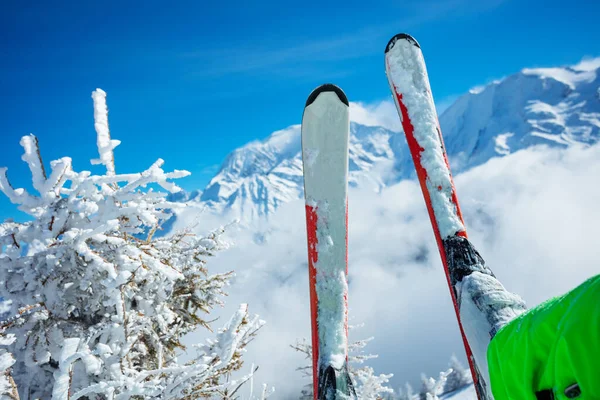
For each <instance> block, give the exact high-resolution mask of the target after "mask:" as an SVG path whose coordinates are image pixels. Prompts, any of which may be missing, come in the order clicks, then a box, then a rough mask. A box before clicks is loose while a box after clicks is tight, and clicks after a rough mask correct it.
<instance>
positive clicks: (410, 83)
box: [385, 34, 525, 400]
mask: <svg viewBox="0 0 600 400" xmlns="http://www.w3.org/2000/svg"><path fill="white" fill-rule="evenodd" d="M385 63H386V74H387V77H388V81H389V85H390V89H391V90H392V95H393V98H394V101H395V103H396V108H397V110H398V114H399V116H400V119H401V121H402V127H403V129H404V133H405V135H406V140H407V142H408V147H409V149H410V152H411V155H412V158H413V161H414V164H415V169H416V172H417V177H418V179H419V183H420V185H421V189H422V191H423V196H424V198H425V203H426V205H427V210H428V212H429V217H430V219H431V224H432V227H433V231H434V233H435V238H436V241H437V244H438V248H439V251H440V256H441V258H442V263H443V266H444V271H445V273H446V278H447V280H448V287H449V288H450V294H451V296H452V301H453V303H454V308H455V311H456V317H457V320H458V325H459V328H460V332H461V335H462V338H463V342H464V346H465V350H466V353H467V358H468V360H469V364H470V367H471V372H472V374H473V381H474V383H475V388H476V390H477V395H478V397H479V399H480V400H481V399H492V398H493V397H492V393H491V389H490V387H489V373H488V368H487V356H486V352H487V347H488V345H489V342H490V340H491V339H492V338H493V336H494V335H495V334H496V332H497V331H498V329H500V328H501V327H502V326H504V325H505V324H506V323H508V322H509V321H510V320H511V319H512V318H514V317H516V316H517V315H519V314H520V313H522V312H523V311H524V310H525V304H524V302H523V301H522V300H521V299H520V298H519V297H518V296H516V295H514V294H512V293H509V292H507V291H506V289H504V287H503V286H502V285H501V284H500V282H499V281H498V280H497V279H496V278H495V276H494V274H493V273H492V271H491V270H490V269H489V268H488V267H487V266H485V262H484V261H483V258H481V256H480V255H479V253H478V252H477V251H476V250H475V248H474V247H473V246H472V244H471V243H470V242H469V241H468V239H467V231H466V229H465V225H464V222H463V217H462V213H461V211H460V207H459V205H458V199H457V196H456V190H455V188H454V182H453V180H452V175H451V172H450V166H449V163H448V157H447V155H446V150H445V147H444V141H443V139H442V134H441V130H440V127H439V122H438V118H437V113H436V110H435V104H434V101H433V96H432V94H431V88H430V85H429V78H428V76H427V70H426V67H425V61H424V59H423V53H422V52H421V48H420V46H419V44H418V43H417V41H416V40H415V39H414V38H413V37H411V36H410V35H407V34H399V35H396V36H394V37H393V38H392V39H391V40H390V41H389V43H388V45H387V47H386V50H385Z"/></svg>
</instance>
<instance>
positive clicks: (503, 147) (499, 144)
mask: <svg viewBox="0 0 600 400" xmlns="http://www.w3.org/2000/svg"><path fill="white" fill-rule="evenodd" d="M512 136H514V133H510V132H508V133H501V134H500V135H498V136H496V137H495V138H494V141H495V142H496V153H498V154H500V155H503V156H506V155H508V154H510V147H509V146H508V143H507V141H508V139H509V138H510V137H512Z"/></svg>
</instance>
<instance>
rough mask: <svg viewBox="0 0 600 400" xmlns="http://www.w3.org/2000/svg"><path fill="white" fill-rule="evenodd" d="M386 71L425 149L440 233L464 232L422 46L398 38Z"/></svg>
mask: <svg viewBox="0 0 600 400" xmlns="http://www.w3.org/2000/svg"><path fill="white" fill-rule="evenodd" d="M386 71H387V74H388V78H389V80H390V84H391V86H392V85H393V87H395V88H396V91H397V92H398V93H401V94H402V103H403V104H404V105H405V106H406V108H407V110H408V115H409V117H410V122H411V124H412V126H413V127H414V137H415V139H416V141H417V143H418V144H419V146H420V147H421V148H422V149H423V150H422V151H421V153H420V163H421V165H422V166H423V168H424V169H425V171H426V172H427V181H426V184H427V188H428V192H429V197H430V200H431V205H432V207H433V211H434V214H435V219H436V222H437V227H438V229H439V232H440V235H441V237H442V239H443V238H446V237H449V236H452V235H454V234H456V233H457V232H463V231H464V230H465V228H464V226H463V223H462V221H461V219H460V217H459V215H458V212H457V209H456V206H455V205H454V203H453V201H452V194H453V191H454V189H453V185H452V178H451V176H450V173H449V170H448V167H447V164H446V157H445V154H444V146H443V143H442V141H441V138H440V135H439V126H438V119H437V114H436V110H435V103H434V102H433V96H432V94H431V89H430V87H429V78H428V76H427V70H426V68H425V61H424V60H423V54H422V52H421V49H420V48H419V47H417V46H415V45H414V44H413V43H412V42H411V41H408V40H397V41H396V42H395V44H394V45H393V46H392V47H391V48H390V49H389V51H388V52H387V53H386ZM398 109H400V108H398Z"/></svg>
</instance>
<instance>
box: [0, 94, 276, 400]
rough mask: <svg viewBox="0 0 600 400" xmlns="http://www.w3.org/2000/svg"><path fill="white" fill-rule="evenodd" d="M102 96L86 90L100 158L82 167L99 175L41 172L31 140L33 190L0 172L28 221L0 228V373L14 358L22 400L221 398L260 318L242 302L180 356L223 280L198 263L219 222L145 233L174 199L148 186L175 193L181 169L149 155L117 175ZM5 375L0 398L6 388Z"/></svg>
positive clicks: (216, 242)
mask: <svg viewBox="0 0 600 400" xmlns="http://www.w3.org/2000/svg"><path fill="white" fill-rule="evenodd" d="M105 96H106V94H105V93H104V92H103V91H102V90H100V89H98V90H96V91H94V93H93V94H92V97H93V99H94V119H95V127H96V132H97V146H98V150H99V155H100V156H99V158H98V159H97V160H93V161H92V162H93V163H95V164H101V165H103V166H104V168H105V169H106V172H105V173H104V174H103V175H94V174H92V173H91V172H89V171H82V172H76V171H74V170H73V168H72V163H71V159H70V158H68V157H64V158H61V159H59V160H55V161H52V162H51V163H50V170H49V171H47V170H46V167H45V165H44V163H43V161H42V157H41V153H40V148H39V147H38V140H37V138H36V137H35V136H33V135H29V136H25V137H23V138H22V139H21V145H22V147H23V148H24V154H23V156H22V159H23V160H24V161H25V162H26V163H27V164H28V166H29V169H30V171H31V174H32V178H33V189H35V191H36V192H37V193H33V192H32V193H30V191H28V190H26V189H15V188H13V186H12V185H11V183H10V182H9V180H8V178H7V175H6V168H1V169H0V190H1V191H2V192H3V193H4V194H5V195H6V196H8V198H9V199H10V200H11V202H13V203H14V204H16V205H18V208H19V209H20V210H21V211H23V212H25V213H27V214H29V215H30V216H31V220H30V221H28V222H25V223H17V222H11V221H7V222H5V223H2V224H0V249H1V253H0V288H1V289H0V296H1V297H2V298H4V299H5V300H6V302H5V303H4V304H5V307H7V308H8V312H9V315H11V317H10V318H9V319H7V320H5V321H4V322H2V323H0V336H1V338H2V340H1V341H0V369H2V370H4V371H8V372H10V367H11V364H12V378H14V383H16V387H17V388H18V391H19V394H20V396H21V399H27V400H29V399H53V400H63V399H64V400H66V399H69V400H76V399H90V400H91V399H94V400H103V399H107V400H108V399H115V400H116V399H159V398H160V399H186V400H188V399H196V398H206V397H210V398H221V399H229V398H232V397H233V396H234V395H235V393H236V391H237V389H238V388H239V386H240V385H241V384H242V383H243V382H244V381H246V380H247V379H250V377H251V374H252V371H250V373H249V374H248V375H246V376H245V377H240V378H239V379H238V380H237V381H236V380H233V379H232V378H231V376H232V375H231V374H232V372H233V371H236V370H239V369H240V368H241V367H242V355H243V352H244V349H245V346H246V345H247V344H248V343H249V342H250V341H251V340H252V338H253V336H254V335H255V334H256V332H257V330H258V329H259V328H260V326H261V325H262V324H263V322H262V321H260V320H259V319H258V317H257V316H250V315H249V313H248V308H247V306H246V305H244V304H243V305H241V306H240V307H239V309H238V311H237V312H236V313H235V314H234V315H233V316H232V317H231V319H230V320H229V321H228V322H227V323H225V324H224V326H223V327H222V328H221V329H220V330H219V331H218V332H217V334H216V336H215V337H214V338H212V339H210V340H207V341H206V343H204V344H199V345H197V346H195V347H196V349H195V350H196V356H195V357H194V358H193V360H192V361H190V362H188V363H186V364H180V363H178V361H177V352H178V351H180V350H181V349H183V345H182V343H181V339H182V337H183V336H184V335H185V334H187V333H189V332H191V331H193V330H195V329H197V328H198V327H205V328H207V329H210V325H209V322H208V320H207V314H208V313H209V312H210V311H211V309H212V308H213V307H215V306H219V305H221V304H222V296H223V295H224V294H225V293H224V289H225V287H226V286H227V285H228V282H229V279H230V278H231V276H232V274H231V273H221V274H214V275H211V274H209V273H208V271H207V269H206V263H207V259H208V258H209V257H211V256H213V255H214V254H215V253H216V252H218V251H219V250H222V249H224V248H225V247H226V243H225V242H224V241H223V240H222V234H223V229H218V230H216V231H214V232H212V233H210V234H208V235H207V236H206V237H197V236H195V235H192V234H191V233H189V232H186V231H184V232H179V233H176V234H173V235H171V236H168V237H162V238H157V237H156V235H155V232H156V231H157V230H159V229H160V228H161V225H162V224H163V223H164V222H165V221H167V220H168V219H169V218H170V217H171V211H170V210H174V209H176V208H178V207H182V206H183V205H182V204H177V203H171V202H168V201H166V199H165V197H166V193H163V192H162V191H155V189H154V188H158V187H161V188H163V189H165V190H166V191H168V192H171V193H173V192H177V191H179V190H180V189H179V187H178V186H177V185H175V184H174V183H173V182H172V180H173V179H176V178H181V177H184V176H186V175H188V174H189V173H188V172H186V171H177V170H175V171H173V172H165V171H164V170H163V169H162V165H163V161H162V160H161V159H159V160H158V161H156V162H155V163H154V164H152V165H151V166H150V167H149V168H148V169H147V170H145V171H143V172H141V173H132V174H117V173H116V171H115V163H114V153H113V149H114V148H115V147H116V146H117V145H118V144H119V141H117V140H112V139H111V138H110V134H109V130H108V117H107V108H106V100H105ZM149 185H150V187H148V186H149ZM236 376H237V375H236ZM4 377H5V378H3V379H0V393H2V390H4V392H5V393H10V389H11V387H13V388H14V385H13V383H12V382H13V381H12V380H11V378H10V375H9V374H8V373H7V374H5V375H4ZM7 385H8V386H7ZM10 385H12V386H10ZM9 386H10V387H9ZM265 395H266V393H265Z"/></svg>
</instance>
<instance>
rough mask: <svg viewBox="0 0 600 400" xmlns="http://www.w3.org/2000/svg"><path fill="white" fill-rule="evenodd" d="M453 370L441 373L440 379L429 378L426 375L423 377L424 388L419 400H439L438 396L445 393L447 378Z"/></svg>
mask: <svg viewBox="0 0 600 400" xmlns="http://www.w3.org/2000/svg"><path fill="white" fill-rule="evenodd" d="M451 371H452V370H451V369H449V370H447V371H442V372H440V376H439V378H438V379H434V378H428V377H427V376H426V375H425V374H422V375H421V383H422V385H423V386H422V388H421V392H420V393H419V400H438V396H439V395H441V394H443V393H444V385H445V384H446V377H447V376H448V374H450V372H451Z"/></svg>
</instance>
